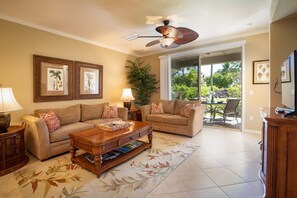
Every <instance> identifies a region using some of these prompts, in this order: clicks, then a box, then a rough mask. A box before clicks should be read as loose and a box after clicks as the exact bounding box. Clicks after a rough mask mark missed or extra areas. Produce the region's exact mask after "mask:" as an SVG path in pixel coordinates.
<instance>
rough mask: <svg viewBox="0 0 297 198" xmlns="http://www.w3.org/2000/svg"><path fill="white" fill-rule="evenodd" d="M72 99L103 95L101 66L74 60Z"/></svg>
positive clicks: (92, 97)
mask: <svg viewBox="0 0 297 198" xmlns="http://www.w3.org/2000/svg"><path fill="white" fill-rule="evenodd" d="M74 64H75V82H74V89H75V91H74V93H75V94H74V99H97V98H102V97H103V66H102V65H97V64H92V63H85V62H79V61H75V63H74Z"/></svg>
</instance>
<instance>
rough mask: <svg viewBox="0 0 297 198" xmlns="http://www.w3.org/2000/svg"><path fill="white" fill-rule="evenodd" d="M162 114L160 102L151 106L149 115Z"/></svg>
mask: <svg viewBox="0 0 297 198" xmlns="http://www.w3.org/2000/svg"><path fill="white" fill-rule="evenodd" d="M161 113H164V110H163V105H162V102H159V104H158V105H156V104H155V103H152V105H151V114H161Z"/></svg>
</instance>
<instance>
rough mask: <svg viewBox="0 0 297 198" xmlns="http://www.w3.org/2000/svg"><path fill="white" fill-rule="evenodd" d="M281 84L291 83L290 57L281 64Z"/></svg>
mask: <svg viewBox="0 0 297 198" xmlns="http://www.w3.org/2000/svg"><path fill="white" fill-rule="evenodd" d="M281 82H282V83H289V82H291V61H290V57H288V58H287V59H286V60H285V61H284V62H283V63H282V64H281Z"/></svg>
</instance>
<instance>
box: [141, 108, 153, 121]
mask: <svg viewBox="0 0 297 198" xmlns="http://www.w3.org/2000/svg"><path fill="white" fill-rule="evenodd" d="M140 110H141V117H142V121H143V122H145V121H146V116H147V115H149V114H150V113H151V105H144V106H141V107H140Z"/></svg>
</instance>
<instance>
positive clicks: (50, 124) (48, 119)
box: [39, 111, 61, 132]
mask: <svg viewBox="0 0 297 198" xmlns="http://www.w3.org/2000/svg"><path fill="white" fill-rule="evenodd" d="M39 116H40V118H41V119H43V120H44V121H45V123H46V125H47V128H48V131H49V132H53V131H54V130H56V129H58V128H60V126H61V125H60V121H59V118H58V117H57V115H56V114H55V112H53V111H49V112H48V113H40V114H39Z"/></svg>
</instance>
